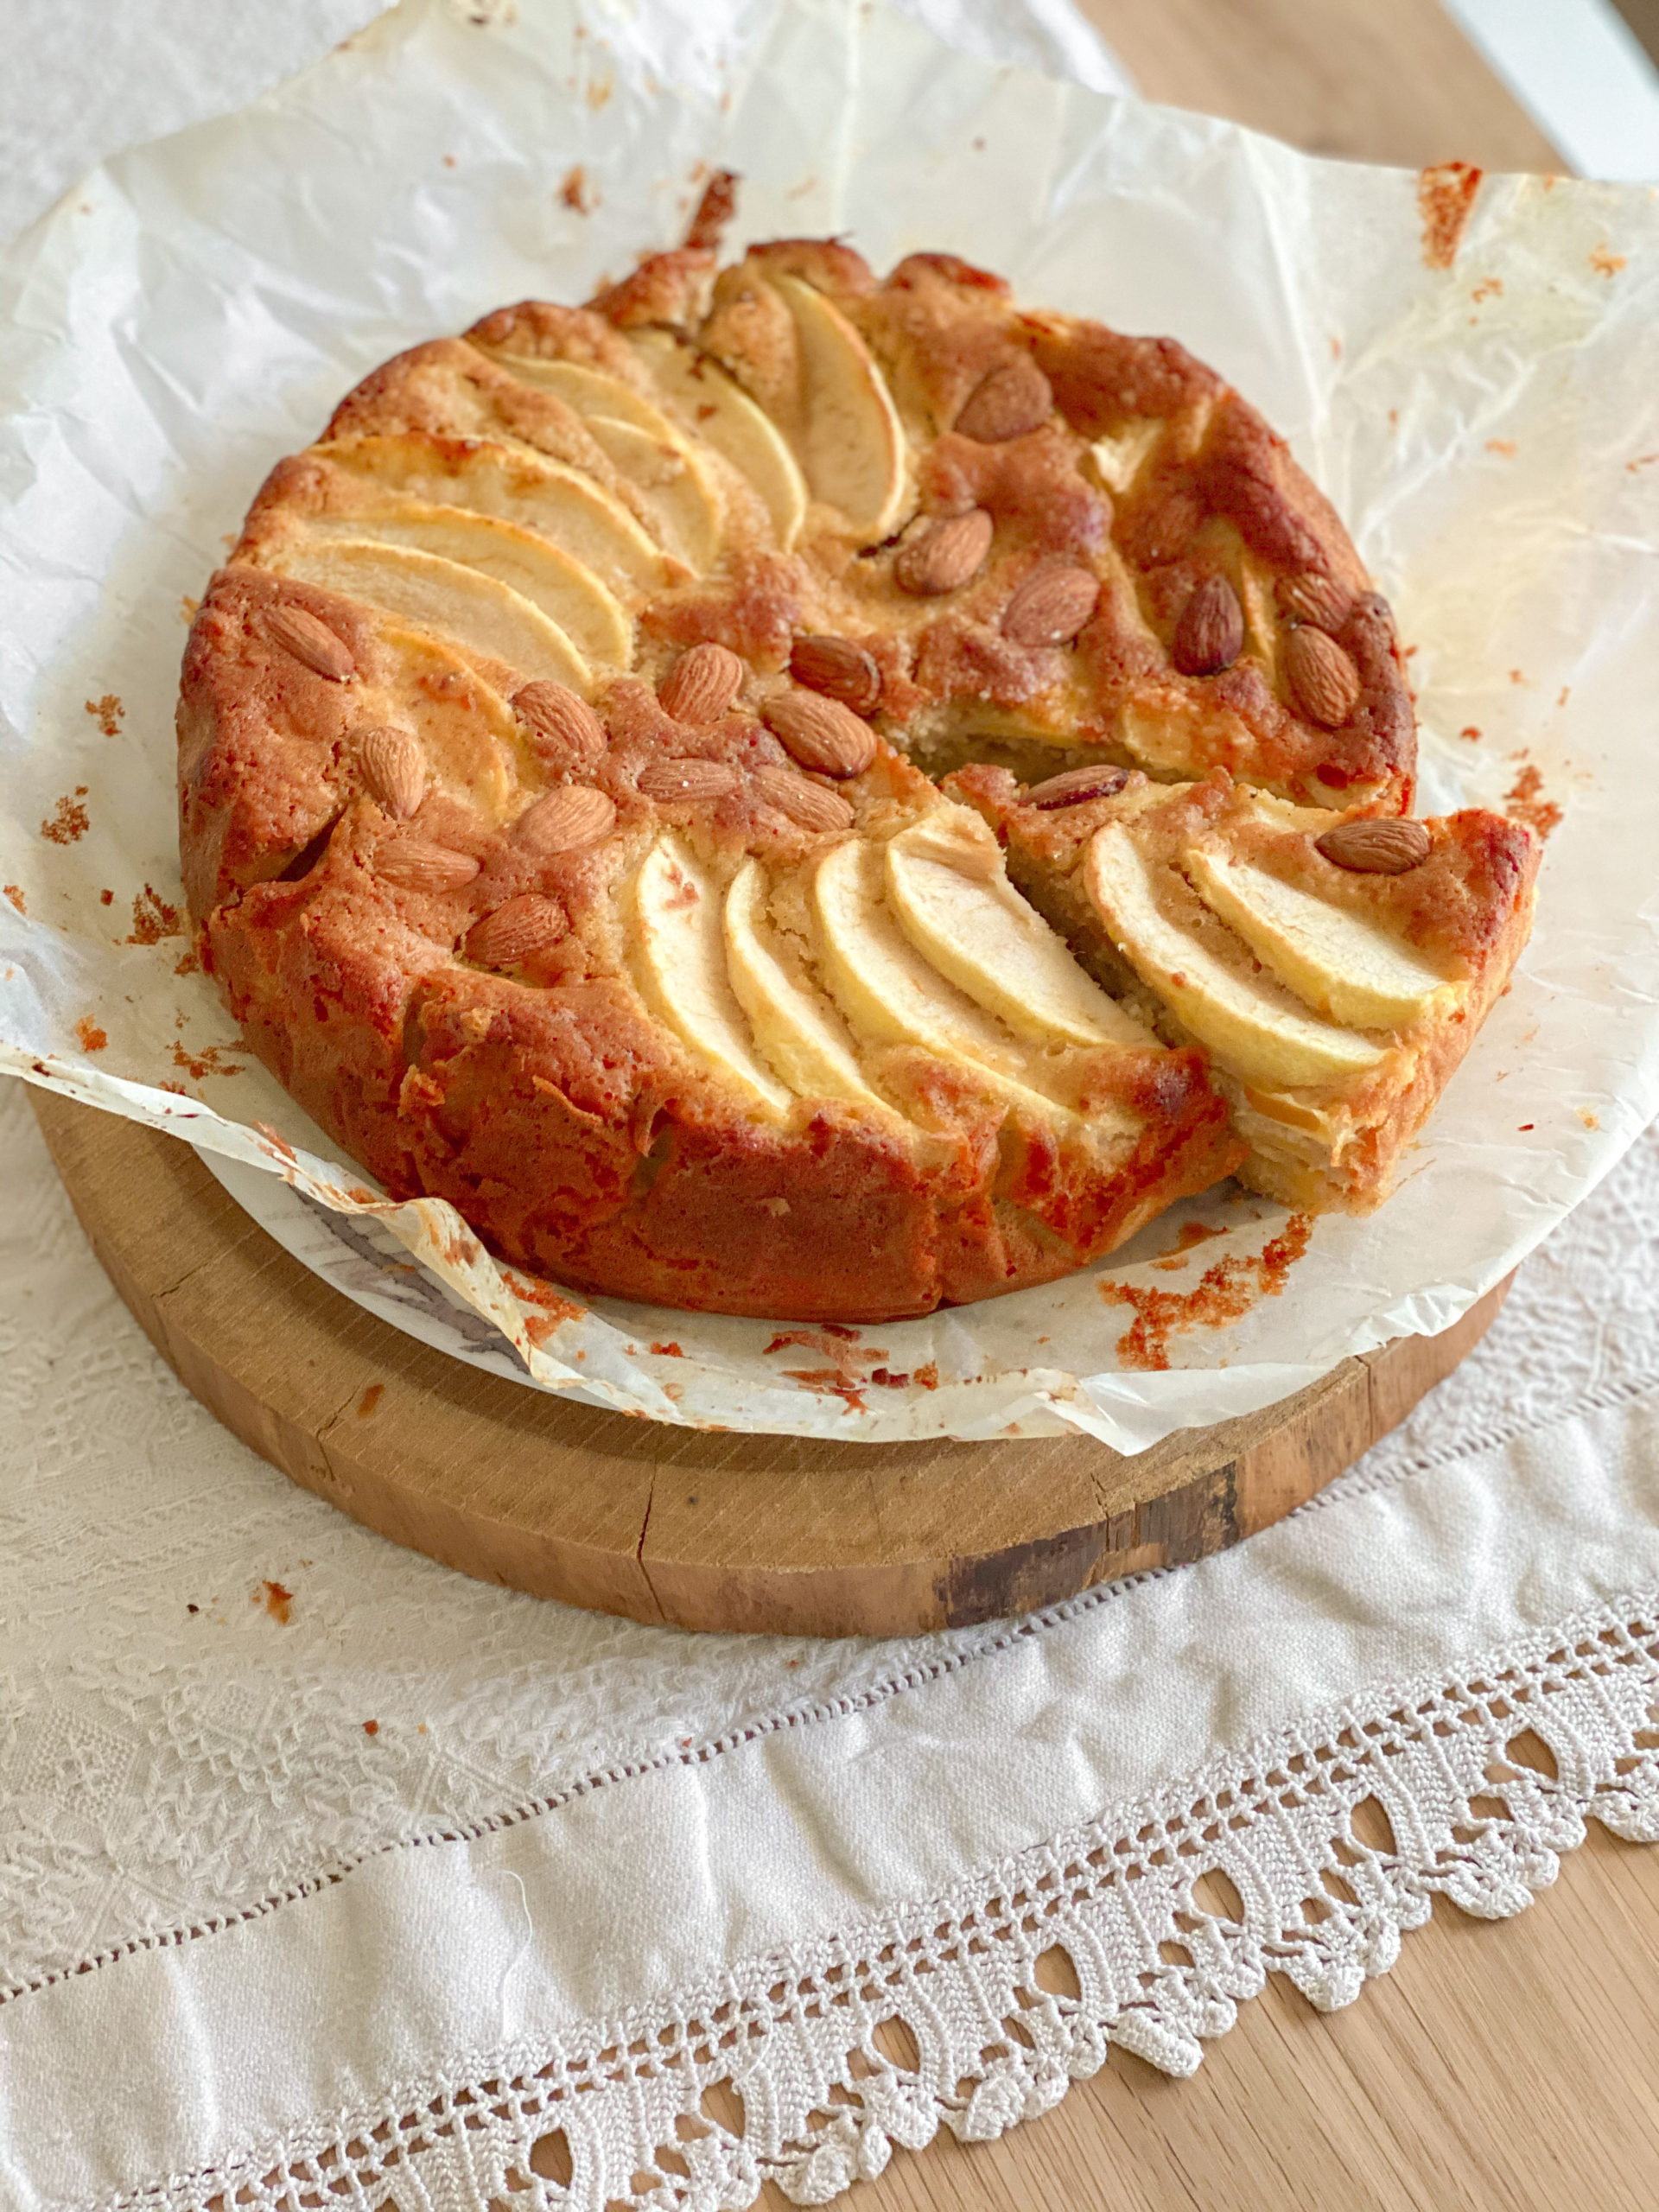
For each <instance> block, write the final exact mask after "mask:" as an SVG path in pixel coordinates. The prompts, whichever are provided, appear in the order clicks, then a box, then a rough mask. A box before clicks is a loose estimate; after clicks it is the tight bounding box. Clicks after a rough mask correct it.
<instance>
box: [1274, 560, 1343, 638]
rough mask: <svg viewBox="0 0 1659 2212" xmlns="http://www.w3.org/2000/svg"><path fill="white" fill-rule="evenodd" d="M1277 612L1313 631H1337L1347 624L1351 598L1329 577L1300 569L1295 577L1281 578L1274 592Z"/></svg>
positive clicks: (1310, 570) (1312, 570)
mask: <svg viewBox="0 0 1659 2212" xmlns="http://www.w3.org/2000/svg"><path fill="white" fill-rule="evenodd" d="M1273 591H1274V598H1275V599H1276V600H1277V601H1278V602H1279V612H1280V613H1281V614H1283V615H1285V616H1287V618H1288V619H1289V620H1291V621H1293V622H1311V623H1312V624H1313V626H1314V628H1315V629H1316V630H1329V631H1331V632H1333V633H1334V632H1336V631H1338V630H1340V629H1341V627H1342V626H1343V624H1344V622H1345V621H1346V620H1348V610H1349V608H1350V607H1351V606H1352V605H1353V603H1354V595H1353V594H1352V593H1351V591H1348V590H1345V589H1344V587H1343V586H1342V585H1341V584H1339V583H1338V582H1337V581H1336V579H1335V578H1334V577H1332V576H1322V575H1319V572H1318V570H1317V569H1300V570H1299V571H1298V572H1297V574H1296V575H1294V576H1281V577H1280V579H1279V581H1278V582H1277V583H1276V584H1275V585H1274V588H1273Z"/></svg>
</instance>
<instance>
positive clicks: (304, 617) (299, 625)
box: [265, 607, 357, 683]
mask: <svg viewBox="0 0 1659 2212" xmlns="http://www.w3.org/2000/svg"><path fill="white" fill-rule="evenodd" d="M265 635H266V636H267V637H268V638H270V639H271V641H272V643H273V644H275V645H280V646H281V647H282V649H283V652H285V653H291V654H292V655H293V657H294V658H295V659H296V661H298V662H300V663H301V664H302V666H304V667H306V668H308V669H309V670H310V671H311V673H312V674H313V676H322V677H327V680H328V681H329V683H349V682H350V681H351V679H352V677H354V676H355V675H356V674H357V663H356V661H355V660H353V658H352V652H351V648H350V646H349V645H346V642H345V640H344V639H341V638H337V637H336V636H335V635H334V632H333V631H332V630H331V629H330V628H329V627H328V625H327V623H326V622H324V621H323V620H321V618H320V617H318V616H317V615H315V614H313V613H310V612H309V610H308V608H306V607H269V608H267V610H266V613H265Z"/></svg>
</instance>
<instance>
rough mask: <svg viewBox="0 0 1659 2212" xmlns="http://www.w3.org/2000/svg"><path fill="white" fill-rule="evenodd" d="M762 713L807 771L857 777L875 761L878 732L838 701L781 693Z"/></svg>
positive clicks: (809, 694)
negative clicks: (812, 769) (812, 770)
mask: <svg viewBox="0 0 1659 2212" xmlns="http://www.w3.org/2000/svg"><path fill="white" fill-rule="evenodd" d="M762 711H763V712H764V714H765V716H766V728H768V729H769V730H770V731H771V732H772V735H773V736H774V737H775V738H777V739H778V740H779V743H780V744H781V745H782V746H783V748H784V750H785V753H788V754H789V755H790V757H791V759H792V760H798V761H799V762H800V764H801V766H802V767H803V768H816V769H817V772H818V773H819V774H820V775H823V776H857V775H861V774H862V773H863V772H864V770H865V769H866V768H868V766H869V765H870V763H871V761H872V760H874V758H875V732H874V730H873V729H872V728H870V726H869V724H868V722H865V721H860V720H859V718H858V716H857V715H855V713H854V712H853V710H852V709H851V708H850V707H843V706H842V703H841V702H840V701H839V700H838V699H825V698H823V697H822V696H820V695H819V694H818V693H817V692H816V691H780V692H779V693H778V694H777V695H776V696H774V697H772V698H771V699H768V700H767V702H766V706H765V708H764V709H763V710H762Z"/></svg>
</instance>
